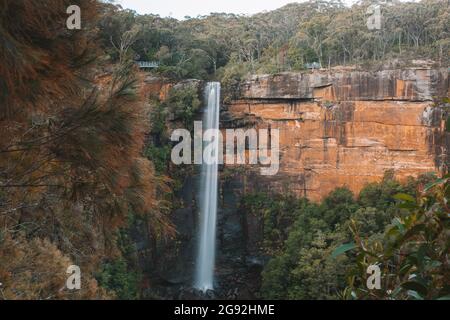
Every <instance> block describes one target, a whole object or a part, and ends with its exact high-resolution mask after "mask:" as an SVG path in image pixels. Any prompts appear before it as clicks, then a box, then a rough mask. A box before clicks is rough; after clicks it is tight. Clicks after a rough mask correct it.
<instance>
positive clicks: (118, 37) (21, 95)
mask: <svg viewBox="0 0 450 320" xmlns="http://www.w3.org/2000/svg"><path fill="white" fill-rule="evenodd" d="M73 4H77V5H79V6H80V7H81V10H82V12H83V28H82V30H79V31H71V30H67V28H66V27H65V26H66V24H65V21H66V18H67V14H66V8H67V7H68V6H69V5H73ZM368 5H369V2H368V1H361V2H360V3H359V4H358V5H355V6H353V7H352V8H347V7H344V6H343V5H342V4H341V3H339V2H338V1H336V2H328V1H310V2H306V3H301V4H290V5H288V6H285V7H283V8H280V9H279V10H275V11H272V12H266V13H261V14H256V15H254V16H251V17H249V16H239V15H230V14H222V13H214V14H211V15H209V16H205V17H197V18H188V19H185V20H183V21H177V20H175V19H171V18H161V17H159V16H155V15H137V14H136V13H135V12H132V11H129V10H122V9H120V8H119V7H117V6H115V5H112V4H110V3H109V4H105V3H102V2H99V1H96V0H73V1H68V0H48V1H45V4H44V2H41V1H31V0H30V1H14V0H2V1H0V61H1V63H0V133H1V134H0V299H70V298H75V299H79V298H83V299H87V298H114V297H116V298H122V299H136V298H142V297H148V296H151V293H150V294H149V295H148V296H146V295H145V293H143V291H145V290H146V289H148V286H150V285H149V281H148V279H146V278H145V277H146V276H147V275H148V274H149V273H150V271H151V270H148V269H147V270H146V269H145V268H151V267H152V265H151V264H150V263H147V264H146V266H143V265H144V264H145V263H142V261H145V262H149V261H151V260H152V259H151V258H153V257H154V256H155V255H157V254H158V251H157V250H158V244H159V243H158V241H160V240H161V239H164V238H165V237H167V236H169V235H172V234H173V227H172V225H171V223H170V219H169V218H168V215H169V213H170V212H171V210H173V209H174V208H175V207H176V206H177V204H178V203H177V199H175V196H174V191H175V190H176V189H177V187H178V186H179V184H180V183H181V180H182V178H183V174H184V173H183V172H182V171H183V170H184V169H179V170H173V168H172V167H171V165H170V161H169V158H170V151H171V148H170V146H171V145H170V141H169V138H168V129H169V127H168V126H169V124H168V122H170V123H171V124H170V125H172V126H173V125H180V126H183V127H186V128H191V127H192V122H193V120H194V118H195V117H196V112H197V111H198V109H199V108H200V98H199V92H198V91H197V88H196V87H195V86H193V85H191V84H190V83H189V82H186V83H184V84H183V83H181V84H178V85H174V86H173V87H172V89H170V91H169V92H168V95H167V98H166V99H161V100H160V99H159V98H157V97H152V98H151V101H143V98H142V96H143V94H141V93H140V91H139V86H138V79H139V78H138V74H137V72H136V67H135V66H134V64H133V60H138V59H139V60H155V61H158V62H159V63H160V67H159V68H158V69H157V70H156V72H157V73H158V74H159V75H160V76H164V77H169V78H172V80H180V79H185V78H197V79H211V78H214V79H220V80H221V81H222V83H223V85H224V87H225V88H227V89H228V90H229V92H228V93H229V94H232V93H233V92H235V90H234V89H237V88H238V86H239V83H240V80H241V79H242V78H243V77H245V76H246V75H247V74H248V73H257V72H280V71H289V70H301V69H304V68H305V63H309V62H315V61H317V62H320V63H321V64H322V65H323V66H327V65H330V66H334V65H341V64H343V65H348V64H362V63H365V64H367V62H368V61H370V62H374V63H375V62H381V63H384V62H385V61H387V60H390V59H394V58H402V59H406V60H408V59H413V58H432V59H434V60H435V61H436V62H437V63H438V64H440V65H446V64H447V63H448V59H449V55H448V51H449V48H450V28H449V24H448V21H449V18H450V6H449V4H448V2H447V1H438V0H423V1H421V2H419V3H406V4H405V3H402V4H399V3H397V2H393V3H392V4H389V5H384V6H383V16H384V18H385V21H384V26H383V28H382V30H380V31H370V30H368V29H367V28H366V26H365V22H366V16H365V12H366V9H367V7H368ZM149 102H150V105H151V108H148V109H147V107H148V104H149ZM169 120H170V121H169ZM190 169H191V168H189V169H187V170H190ZM168 176H170V178H168ZM422 185H424V181H422V180H419V181H418V182H412V181H411V182H410V183H409V184H407V185H401V184H399V183H397V182H396V181H394V180H393V179H392V177H390V176H389V175H387V176H386V178H385V179H384V180H383V182H381V183H379V184H371V185H369V186H367V187H366V188H365V189H364V190H362V191H361V193H360V195H359V196H358V198H357V199H355V198H354V195H352V194H351V192H350V191H348V190H347V189H345V188H341V189H337V190H336V191H335V192H333V193H332V194H330V195H329V196H328V197H327V198H326V199H325V200H324V201H323V202H322V203H319V204H316V203H311V202H309V201H307V200H305V199H297V198H296V197H294V196H282V195H273V196H268V195H265V194H256V195H250V196H248V197H246V198H245V199H244V201H243V203H242V208H243V209H244V210H246V211H247V212H248V213H249V214H261V213H262V214H263V215H264V242H263V243H262V250H263V252H264V253H265V254H267V255H269V256H270V257H271V260H270V262H269V263H268V265H267V266H266V267H265V270H264V272H263V285H262V295H263V296H264V297H266V298H289V299H302V298H314V299H319V298H336V297H343V298H349V297H357V298H370V297H377V298H386V297H398V298H408V297H415V298H436V297H442V296H444V295H446V294H448V288H446V287H445V285H444V284H445V281H444V279H445V278H443V277H445V276H447V277H448V263H447V260H446V259H447V256H446V255H447V252H448V231H447V230H448V210H449V209H448V206H447V199H448V197H449V188H448V178H445V179H444V180H440V181H438V182H437V183H436V184H435V185H430V186H429V190H428V192H429V193H427V194H425V195H420V196H419V197H418V198H417V200H414V199H416V187H417V186H422ZM398 193H403V194H404V195H403V196H401V197H400V200H401V201H406V203H404V204H403V207H401V208H400V209H402V210H404V211H403V213H402V214H401V215H399V210H400V209H399V206H398V205H397V202H398V201H400V200H395V197H394V195H395V194H398ZM406 195H408V196H406ZM405 210H406V212H405ZM446 214H447V215H446ZM394 217H396V218H397V220H392V219H393V218H394ZM410 217H414V219H411V218H410ZM391 221H394V225H390V223H391ZM386 228H388V231H387V233H385V230H386ZM136 235H139V236H140V240H142V239H143V238H144V239H145V241H147V243H144V244H142V246H145V250H141V252H138V249H137V245H136V243H137V239H135V236H136ZM386 237H387V238H386ZM354 238H355V239H354ZM392 238H393V239H394V240H395V241H393V242H392ZM362 239H364V240H362ZM411 241H412V242H411ZM348 243H353V244H352V245H348ZM341 244H347V246H346V247H345V248H346V249H348V248H352V249H353V250H354V251H357V253H355V252H354V251H347V252H346V254H345V255H337V256H336V258H334V256H333V252H335V250H336V248H339V246H340V245H341ZM410 245H411V246H412V248H411V246H410ZM414 246H416V247H414ZM417 246H418V247H417ZM143 251H145V252H144V253H142V252H143ZM174 251H175V250H174ZM341 251H342V250H341ZM399 251H401V252H402V253H404V252H406V253H405V254H406V257H407V258H405V259H403V260H402V259H401V258H400V259H399V258H398V252H399ZM416 253H417V254H420V257H417V254H416ZM141 254H144V255H147V256H144V257H142V256H140V255H141ZM374 255H376V256H377V257H378V260H376V261H373V256H374ZM419 258H420V259H419ZM153 260H157V259H153ZM374 262H377V263H380V264H382V265H383V266H390V267H391V266H392V265H393V266H394V267H393V268H390V269H389V270H387V271H386V270H385V271H386V273H385V274H386V277H385V279H384V280H383V283H386V286H385V288H386V289H385V290H384V291H380V292H377V293H375V296H373V293H368V292H366V291H364V289H363V287H362V285H361V284H363V283H364V281H365V277H366V274H365V273H364V272H362V271H363V269H364V267H365V266H366V265H367V264H368V263H374ZM72 264H76V265H79V266H80V267H81V270H82V274H83V276H82V286H81V290H78V291H69V290H67V288H65V287H64V284H65V280H66V279H67V274H66V269H67V267H68V266H69V265H72ZM417 270H418V271H419V273H420V274H419V275H418V276H416V280H420V281H416V280H414V281H409V282H410V283H409V284H406V286H405V282H408V281H407V280H410V279H409V277H410V276H411V275H412V274H414V275H417V274H418V273H417ZM445 270H447V271H445ZM349 271H351V274H350V279H352V281H351V282H350V283H348V281H347V280H348V279H349V274H348V272H349ZM445 272H447V273H445ZM391 275H395V276H394V277H393V276H391ZM397 275H399V276H398V277H397ZM394 278H395V279H394ZM393 279H394V280H393ZM411 282H414V283H411ZM346 286H347V288H346ZM398 288H402V289H398ZM403 289H405V290H406V289H408V290H409V291H411V292H409V291H408V290H406V291H404V290H403ZM388 290H390V291H388ZM402 290H403V291H402ZM150 291H151V290H150ZM393 292H394V293H395V294H396V296H394V293H393Z"/></svg>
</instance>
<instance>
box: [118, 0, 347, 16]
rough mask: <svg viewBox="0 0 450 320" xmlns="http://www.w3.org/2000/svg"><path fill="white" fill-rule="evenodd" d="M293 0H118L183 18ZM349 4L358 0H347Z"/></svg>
mask: <svg viewBox="0 0 450 320" xmlns="http://www.w3.org/2000/svg"><path fill="white" fill-rule="evenodd" d="M292 2H304V1H293V0H215V1H213V0H116V3H118V4H120V5H121V6H122V7H124V8H128V9H132V10H135V11H136V12H137V13H140V14H145V13H153V14H159V15H160V16H162V17H167V16H171V17H173V18H177V19H183V18H184V17H185V16H191V17H196V16H198V15H207V14H209V13H211V12H226V13H236V14H237V13H241V14H254V13H258V12H261V11H264V10H267V11H269V10H274V9H277V8H280V7H282V6H284V5H285V4H288V3H292ZM344 2H345V3H347V4H351V3H353V2H356V0H345V1H344Z"/></svg>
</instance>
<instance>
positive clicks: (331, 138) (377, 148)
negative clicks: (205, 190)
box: [222, 69, 450, 200]
mask: <svg viewBox="0 0 450 320" xmlns="http://www.w3.org/2000/svg"><path fill="white" fill-rule="evenodd" d="M449 90H450V87H449V72H448V70H447V69H440V70H435V69H407V70H386V71H379V72H358V71H351V72H313V73H282V74H277V75H263V76H253V77H252V78H250V79H249V80H247V81H246V82H244V83H243V84H242V86H241V93H240V96H241V98H240V99H239V100H235V101H233V102H232V103H231V104H230V105H228V106H226V111H225V112H224V113H223V116H222V119H223V122H222V124H223V127H224V128H226V127H244V128H245V127H256V128H271V130H272V129H278V130H279V132H280V152H281V160H280V170H279V173H278V174H277V175H275V176H260V175H259V174H258V172H259V171H256V170H253V169H255V168H250V167H248V168H247V169H248V171H247V173H246V174H245V180H246V188H250V189H253V188H254V187H256V186H257V189H258V190H261V188H266V189H267V190H270V191H276V192H293V193H295V194H298V195H302V196H306V197H308V198H310V199H313V200H319V199H321V198H322V197H324V196H325V195H327V194H328V193H329V192H330V191H332V190H333V189H335V188H336V187H341V186H347V187H348V188H350V189H351V190H352V191H353V192H355V193H358V192H359V190H360V189H361V188H362V187H363V186H364V185H365V184H367V183H370V182H374V181H380V180H381V179H382V177H383V176H384V174H385V172H386V171H388V170H392V171H393V172H394V174H395V175H396V177H397V178H398V179H400V180H404V179H406V178H407V177H408V176H417V175H419V174H421V173H425V172H431V171H434V172H437V171H445V170H447V166H448V159H449V156H448V155H449V140H450V139H449V134H448V133H446V132H445V120H446V119H447V117H448V114H447V110H446V104H445V103H443V102H442V101H443V100H442V98H444V97H448V96H449ZM447 107H448V106H447ZM249 177H251V178H250V179H249ZM240 179H244V177H242V175H240Z"/></svg>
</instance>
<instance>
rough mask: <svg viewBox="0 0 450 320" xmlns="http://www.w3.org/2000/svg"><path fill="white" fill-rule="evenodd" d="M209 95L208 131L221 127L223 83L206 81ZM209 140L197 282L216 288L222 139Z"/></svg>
mask: <svg viewBox="0 0 450 320" xmlns="http://www.w3.org/2000/svg"><path fill="white" fill-rule="evenodd" d="M205 96H206V101H207V107H206V110H205V112H204V115H203V130H204V132H206V131H207V130H209V129H214V130H218V129H219V113H220V83H219V82H209V83H208V84H207V85H206V90H205ZM215 137H217V136H215ZM208 144H209V146H206V148H204V150H208V151H211V152H205V153H206V154H205V155H204V159H203V162H202V168H201V171H202V173H201V180H200V195H199V199H200V226H199V245H198V256H197V265H196V276H195V283H194V286H195V287H196V288H197V289H200V290H202V291H207V290H212V289H213V287H214V285H213V282H214V262H215V251H216V220H217V189H218V180H217V176H218V172H217V169H218V154H219V152H218V150H219V140H218V139H213V140H212V141H211V142H208ZM206 158H207V159H206Z"/></svg>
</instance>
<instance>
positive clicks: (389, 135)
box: [146, 67, 450, 298]
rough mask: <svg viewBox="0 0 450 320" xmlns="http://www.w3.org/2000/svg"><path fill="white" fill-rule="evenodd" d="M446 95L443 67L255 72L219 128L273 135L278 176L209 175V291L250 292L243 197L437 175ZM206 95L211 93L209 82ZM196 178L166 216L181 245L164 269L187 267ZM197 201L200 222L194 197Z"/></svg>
mask: <svg viewBox="0 0 450 320" xmlns="http://www.w3.org/2000/svg"><path fill="white" fill-rule="evenodd" d="M146 81H147V84H146V86H149V87H151V88H152V90H156V92H157V94H158V95H159V96H162V97H164V96H165V95H166V94H167V92H169V91H170V90H171V89H170V88H172V87H173V86H174V84H171V83H164V81H161V79H156V78H153V77H148V79H147V80H146ZM187 83H191V84H194V85H195V87H196V88H197V90H199V92H202V91H203V88H204V85H203V83H202V82H197V81H194V82H193V81H190V80H188V81H185V82H183V83H182V84H177V85H175V86H180V85H183V86H185V85H187ZM449 90H450V86H449V77H448V70H447V69H430V68H421V67H418V68H410V69H397V70H396V69H393V70H382V71H357V70H345V69H343V68H337V69H336V70H332V71H329V70H322V71H313V72H302V73H281V74H275V75H255V76H252V77H250V78H248V79H247V80H245V81H243V82H242V83H241V84H240V90H239V93H238V97H237V98H236V99H233V100H232V101H231V102H230V103H225V104H224V105H223V107H222V108H221V112H220V128H221V130H225V129H227V128H241V129H243V130H246V129H249V128H256V129H261V128H264V129H268V130H271V129H275V128H276V129H278V130H279V132H280V154H281V157H280V170H279V173H278V174H276V175H274V176H264V175H261V174H260V170H259V167H260V166H259V165H249V164H247V165H244V166H243V165H224V166H221V167H220V168H219V172H220V178H219V190H218V197H219V198H218V212H217V215H218V216H217V224H218V229H217V250H218V252H217V266H216V277H217V288H215V289H217V293H216V294H217V295H218V296H219V297H221V296H222V297H223V294H227V295H229V294H230V292H233V288H235V287H239V292H240V293H239V295H238V296H239V297H245V298H254V292H257V291H258V290H259V289H258V288H257V286H258V283H259V281H260V280H258V278H259V274H260V272H261V268H262V267H263V265H264V264H265V263H266V262H265V259H266V258H265V255H264V254H262V252H261V249H260V247H261V244H262V242H263V230H264V226H263V224H264V222H263V217H261V216H259V217H258V216H254V215H252V214H250V213H249V212H245V211H242V210H240V208H239V203H240V199H241V198H242V197H243V196H244V195H246V194H248V193H253V192H260V191H264V192H268V193H280V194H293V195H296V196H299V197H307V198H309V199H311V200H312V201H320V200H321V199H323V198H324V197H325V196H327V195H328V194H329V193H330V192H331V191H333V190H334V189H336V188H339V187H347V188H349V189H350V190H351V191H353V193H354V194H358V193H359V191H360V190H361V189H362V188H363V187H364V186H366V185H367V184H369V183H372V182H380V181H381V180H382V179H383V177H384V175H385V174H386V172H391V173H392V174H393V175H394V176H395V178H396V179H398V180H400V181H406V180H407V179H408V177H418V176H419V175H420V174H425V173H429V172H445V171H446V170H447V167H446V166H447V164H448V159H449V146H450V145H449V142H450V139H449V138H450V136H449V133H448V132H446V128H445V126H446V124H445V121H446V119H447V117H448V112H449V110H448V109H449V104H448V102H445V101H446V100H445V98H446V97H448V95H449ZM206 92H211V91H210V85H207V86H206ZM197 179H198V178H197V177H196V176H195V175H194V176H192V177H190V178H187V179H186V180H185V181H184V185H183V188H182V193H181V197H182V198H183V199H184V200H183V203H185V204H189V205H188V206H185V207H183V208H181V209H177V210H176V211H175V217H174V221H177V227H179V231H180V233H181V236H180V238H182V239H185V240H184V241H183V242H182V243H181V247H180V252H181V254H180V256H179V257H178V258H176V261H172V262H171V263H170V264H173V265H177V270H180V269H179V268H180V265H183V267H181V269H183V270H190V269H191V267H190V266H192V264H195V263H194V262H193V261H192V262H189V261H190V259H189V258H187V257H188V256H193V255H194V252H195V250H193V248H194V247H195V241H196V240H195V239H196V235H195V233H196V232H197V231H194V230H195V227H194V226H195V224H196V218H195V215H196V210H197V209H196V207H197V206H196V204H195V203H196V201H195V200H194V202H192V200H193V199H196V197H198V196H197V195H196V193H197V191H196V189H195V188H193V187H194V186H195V185H196V182H195V181H197ZM201 179H203V178H201ZM210 191H213V190H210ZM201 194H206V193H205V190H203V189H201V190H200V195H201ZM199 201H200V202H199V203H200V212H202V213H201V215H202V216H203V214H204V213H203V204H202V203H203V202H202V201H203V200H202V199H201V197H200V199H199ZM192 227H194V228H192ZM193 229H194V230H193ZM210 231H212V229H210ZM202 232H204V230H203V231H202ZM212 243H213V242H212V241H210V242H209V244H211V245H212ZM182 261H184V262H182ZM171 272H172V271H171ZM197 272H198V270H197ZM205 274H208V272H206V273H205ZM236 277H237V278H239V277H243V278H244V279H245V280H244V281H243V280H239V281H238V280H236V279H237V278H236ZM169 278H170V277H169ZM197 279H198V276H197ZM178 281H179V280H177V282H178ZM189 281H190V280H189V276H185V277H184V278H183V280H181V282H182V283H184V284H187V285H188V284H189ZM236 281H237V282H236ZM240 281H241V284H240V285H239V282H240ZM243 283H246V284H245V285H244V286H242V285H243ZM248 283H255V284H256V287H253V288H252V285H250V287H249V285H248ZM196 287H197V288H205V287H203V286H199V285H198V284H197V285H196ZM208 287H209V288H212V285H211V284H209V286H208ZM227 292H228V293H227ZM252 292H253V293H252Z"/></svg>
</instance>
